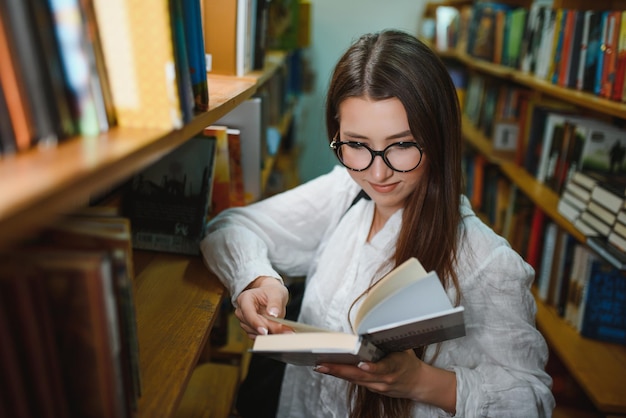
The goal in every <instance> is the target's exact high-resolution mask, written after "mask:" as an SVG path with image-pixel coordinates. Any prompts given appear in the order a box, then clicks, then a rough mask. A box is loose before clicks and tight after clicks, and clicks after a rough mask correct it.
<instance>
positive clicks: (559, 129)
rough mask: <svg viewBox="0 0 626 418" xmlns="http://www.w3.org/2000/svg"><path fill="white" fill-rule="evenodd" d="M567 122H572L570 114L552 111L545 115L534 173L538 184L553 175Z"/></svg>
mask: <svg viewBox="0 0 626 418" xmlns="http://www.w3.org/2000/svg"><path fill="white" fill-rule="evenodd" d="M568 120H574V118H573V115H572V114H571V113H567V112H559V111H556V110H552V111H549V113H548V114H547V115H546V121H545V126H544V129H543V133H542V135H543V140H542V145H541V154H540V155H539V163H538V165H537V171H536V172H535V173H534V174H535V178H536V179H537V181H538V182H540V183H545V182H546V180H548V179H549V176H551V175H552V174H553V173H554V168H555V166H556V161H557V160H558V158H559V154H560V150H561V146H562V144H563V134H564V132H565V130H564V127H565V123H566V122H567V121H568ZM531 174H532V173H531Z"/></svg>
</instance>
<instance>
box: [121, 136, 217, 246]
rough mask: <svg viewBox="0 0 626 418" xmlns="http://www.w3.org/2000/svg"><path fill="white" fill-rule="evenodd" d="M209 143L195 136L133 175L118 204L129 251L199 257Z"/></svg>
mask: <svg viewBox="0 0 626 418" xmlns="http://www.w3.org/2000/svg"><path fill="white" fill-rule="evenodd" d="M215 142H216V141H215V138H214V137H209V136H206V135H204V134H199V135H196V136H194V137H192V138H190V139H189V140H188V141H187V142H185V143H183V144H182V145H181V146H180V147H178V148H176V149H175V150H174V151H172V152H171V153H170V154H167V155H166V156H164V157H163V158H162V159H160V160H159V161H157V162H156V163H154V164H152V165H151V166H149V167H147V168H146V169H144V170H143V171H141V172H140V173H138V174H136V175H135V176H133V178H132V181H131V182H130V184H129V185H128V187H127V190H126V192H125V193H124V203H123V204H124V215H125V216H128V217H129V218H130V220H131V224H132V229H133V246H134V248H137V249H144V250H156V251H166V252H174V253H181V254H199V242H200V240H201V239H202V238H203V236H204V230H205V223H206V217H207V214H208V211H209V206H210V202H211V190H212V187H211V186H212V184H213V174H214V170H215Z"/></svg>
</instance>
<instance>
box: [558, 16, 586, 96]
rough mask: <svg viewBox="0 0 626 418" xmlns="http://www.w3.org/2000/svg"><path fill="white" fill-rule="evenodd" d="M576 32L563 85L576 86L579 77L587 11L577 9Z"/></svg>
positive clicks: (573, 36)
mask: <svg viewBox="0 0 626 418" xmlns="http://www.w3.org/2000/svg"><path fill="white" fill-rule="evenodd" d="M574 13H575V15H576V16H575V18H574V33H573V35H572V46H571V52H570V59H569V65H568V66H567V78H566V79H565V80H564V84H563V87H568V88H576V79H577V77H578V67H579V63H580V56H581V52H582V49H581V42H582V38H583V32H584V30H585V11H584V10H575V11H574Z"/></svg>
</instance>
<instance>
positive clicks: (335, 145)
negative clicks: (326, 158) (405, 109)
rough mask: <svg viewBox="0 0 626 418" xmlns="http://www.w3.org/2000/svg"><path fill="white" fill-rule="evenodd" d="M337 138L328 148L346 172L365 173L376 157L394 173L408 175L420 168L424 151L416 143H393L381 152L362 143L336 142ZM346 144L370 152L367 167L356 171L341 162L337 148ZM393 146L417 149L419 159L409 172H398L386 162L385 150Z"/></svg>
mask: <svg viewBox="0 0 626 418" xmlns="http://www.w3.org/2000/svg"><path fill="white" fill-rule="evenodd" d="M336 138H337V136H336V135H335V138H333V140H332V141H331V142H330V144H329V145H330V148H331V149H332V150H333V151H334V152H335V155H336V156H337V159H338V160H339V162H340V163H341V165H343V166H344V167H346V168H347V169H348V170H352V171H357V172H360V171H365V170H367V169H368V168H370V167H371V166H372V164H374V159H375V158H376V156H379V157H380V158H382V160H383V162H384V163H385V165H386V166H387V167H389V168H390V169H392V170H393V171H395V172H396V173H408V172H410V171H413V170H415V169H416V168H417V167H419V166H420V164H421V163H422V158H424V150H423V148H422V147H421V146H420V145H419V144H418V143H417V142H413V141H400V142H394V143H393V144H389V145H387V146H386V147H385V149H383V150H381V151H375V150H373V149H371V148H370V147H369V146H368V145H367V144H364V143H363V142H359V141H337V139H336ZM346 144H356V145H359V146H362V147H364V148H365V149H366V150H368V151H369V152H370V155H371V156H372V159H371V160H370V163H369V164H368V165H367V167H365V168H361V169H356V168H352V167H348V166H347V165H346V164H345V163H344V162H343V160H342V159H341V158H340V157H339V154H338V152H339V146H340V145H346ZM395 145H412V146H414V147H415V148H417V149H418V150H419V152H420V159H419V161H418V162H417V165H416V166H415V167H413V168H412V169H410V170H398V169H397V168H394V167H392V166H391V163H390V162H389V160H387V157H386V156H385V153H386V152H387V150H388V149H389V148H391V147H393V146H395Z"/></svg>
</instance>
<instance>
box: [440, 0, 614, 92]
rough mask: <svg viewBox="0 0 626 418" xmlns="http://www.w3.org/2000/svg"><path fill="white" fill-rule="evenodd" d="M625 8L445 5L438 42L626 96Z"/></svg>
mask: <svg viewBox="0 0 626 418" xmlns="http://www.w3.org/2000/svg"><path fill="white" fill-rule="evenodd" d="M625 13H626V12H624V11H622V10H585V9H581V10H578V9H567V8H558V7H557V8H555V7H553V5H552V2H551V1H535V2H533V3H532V5H531V6H530V7H529V8H525V7H517V6H512V5H510V4H505V3H498V2H476V3H474V4H472V5H466V6H462V7H453V6H444V5H442V6H440V7H438V8H437V10H436V13H435V27H436V29H435V31H434V36H435V39H434V44H435V46H436V47H437V48H438V49H440V50H446V49H457V50H459V51H462V52H464V53H467V54H468V55H470V56H472V57H475V58H479V59H483V60H486V61H489V62H493V63H495V64H499V65H503V66H507V67H512V68H515V69H518V70H520V71H523V72H525V73H529V74H532V75H534V76H535V77H537V78H539V79H541V80H546V81H548V82H550V83H553V84H555V85H558V86H561V87H566V88H572V89H576V90H580V91H586V92H589V93H592V94H595V95H597V96H599V97H603V98H606V99H610V100H615V101H620V102H621V101H625V100H626V89H625V87H626V86H625V85H624V79H625V71H626V19H625Z"/></svg>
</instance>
